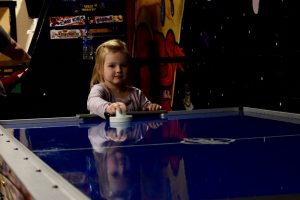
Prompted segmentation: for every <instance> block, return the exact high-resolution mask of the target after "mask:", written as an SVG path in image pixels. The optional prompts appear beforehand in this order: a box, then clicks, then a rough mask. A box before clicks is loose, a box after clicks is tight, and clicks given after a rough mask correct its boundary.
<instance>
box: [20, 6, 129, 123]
mask: <svg viewBox="0 0 300 200" xmlns="http://www.w3.org/2000/svg"><path fill="white" fill-rule="evenodd" d="M125 14H126V1H125V0H110V1H99V0H89V1H83V0H45V1H44V3H43V6H42V9H41V12H40V15H39V20H38V23H37V27H36V30H35V33H34V36H33V39H32V42H31V45H30V48H29V52H30V53H31V55H33V59H32V61H31V66H30V70H29V71H28V75H27V76H26V79H25V80H24V81H23V82H22V92H23V94H24V95H25V96H26V99H27V101H28V102H27V105H28V108H27V109H28V112H27V115H28V116H25V117H32V118H33V117H52V116H74V115H76V114H77V113H86V112H87V109H86V99H87V96H88V92H89V82H90V77H91V73H92V69H93V66H94V51H95V49H96V48H97V46H98V45H99V44H100V43H102V42H103V41H106V40H108V39H112V38H119V39H122V40H124V41H126V17H125Z"/></svg>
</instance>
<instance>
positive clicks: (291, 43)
mask: <svg viewBox="0 0 300 200" xmlns="http://www.w3.org/2000/svg"><path fill="white" fill-rule="evenodd" d="M29 1H31V2H32V0H29ZM29 1H28V2H29ZM46 2H47V0H46ZM49 2H50V1H49ZM49 2H48V3H46V4H47V6H45V4H44V7H43V6H41V5H40V6H41V11H42V12H41V13H40V14H39V16H40V18H39V22H38V27H37V31H36V32H35V35H34V39H33V41H32V44H31V49H29V51H31V52H32V53H33V59H32V62H31V64H30V65H31V66H30V70H29V72H28V75H27V76H26V77H25V79H24V80H22V81H23V82H22V94H11V95H10V96H9V97H8V98H7V99H6V100H3V101H4V104H2V105H4V106H2V107H3V108H2V109H1V116H0V117H1V118H27V117H56V116H74V115H76V114H78V113H87V110H86V99H87V95H88V90H89V81H90V76H91V70H92V67H93V63H94V62H93V61H84V60H82V59H81V58H82V39H75V40H74V39H72V40H50V38H49V31H50V30H49V24H48V21H47V17H48V16H51V15H53V16H55V15H58V16H66V15H69V14H70V15H71V14H74V13H72V12H73V11H74V7H76V6H77V4H78V3H79V4H80V3H81V1H77V4H75V3H73V4H71V3H68V4H62V3H61V2H63V1H62V0H53V1H51V2H52V3H51V4H49ZM66 2H67V1H66ZM69 2H72V1H69ZM85 2H89V1H85ZM103 2H106V1H103ZM112 2H113V3H114V4H116V3H120V2H123V3H121V4H120V6H118V9H117V10H115V9H116V6H113V5H112V7H111V9H108V10H106V11H107V12H108V13H114V12H115V13H120V12H123V13H124V15H126V6H128V5H125V2H126V3H128V2H132V1H112ZM32 5H34V4H32ZM35 6H38V5H35ZM33 8H34V7H31V9H33ZM113 8H114V9H113ZM29 9H30V8H29ZM33 10H35V13H36V10H37V9H36V7H35V9H33ZM296 10H297V7H296V6H294V5H291V4H289V5H288V1H287V0H260V5H259V12H258V14H254V12H253V10H252V0H231V1H228V0H214V1H204V0H186V1H185V8H184V16H183V22H182V32H181V39H180V44H179V46H180V47H182V48H183V50H184V53H185V55H186V57H185V58H183V59H181V62H183V63H184V69H185V70H184V72H178V73H177V79H176V85H175V99H174V106H173V110H179V109H183V107H182V99H183V97H184V88H183V85H184V84H188V85H189V86H190V88H191V97H192V102H193V104H194V107H195V108H196V109H197V108H215V107H228V106H249V107H258V108H265V109H273V110H281V111H288V112H298V113H300V93H299V91H300V90H299V89H300V88H299V87H300V83H299V82H300V79H299V78H298V73H297V72H298V70H297V68H298V66H299V64H300V63H299V59H298V55H299V54H300V51H299V38H298V37H299V31H298V30H296V24H297V23H298V22H297V19H299V14H298V13H297V12H296ZM34 15H36V14H34ZM42 18H44V21H43V20H42ZM125 23H126V22H125ZM131 31H132V30H131ZM127 32H128V30H126V29H122V31H121V32H118V35H117V37H120V38H126V34H127ZM110 37H116V35H110V36H106V37H101V38H96V39H94V46H97V45H98V44H99V43H101V42H102V41H104V40H106V39H108V38H110ZM136 69H137V70H138V67H137V68H136ZM139 81H140V80H136V82H137V83H138V82H139ZM137 86H138V85H137Z"/></svg>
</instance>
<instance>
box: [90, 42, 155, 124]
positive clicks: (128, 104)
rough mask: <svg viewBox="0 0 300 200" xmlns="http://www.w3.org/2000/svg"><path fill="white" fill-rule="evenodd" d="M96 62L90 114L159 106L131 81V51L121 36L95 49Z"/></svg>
mask: <svg viewBox="0 0 300 200" xmlns="http://www.w3.org/2000/svg"><path fill="white" fill-rule="evenodd" d="M95 58H96V62H95V66H94V69H93V73H92V78H91V82H90V86H91V90H90V93H89V96H88V100H87V108H88V110H89V111H90V113H91V114H97V115H99V116H100V117H102V118H105V113H109V114H115V113H116V110H118V109H120V110H121V112H126V111H137V110H150V111H153V110H159V109H161V106H160V105H158V104H153V103H151V102H150V101H149V100H148V99H147V97H146V96H145V95H144V94H143V92H142V91H141V90H140V89H138V88H136V87H133V86H131V85H130V84H129V82H128V81H129V80H128V79H129V68H130V66H129V60H130V55H129V53H128V49H127V46H126V44H125V43H124V42H123V41H121V40H118V39H113V40H109V41H107V42H104V43H102V44H101V45H100V46H99V47H98V48H97V50H96V56H95Z"/></svg>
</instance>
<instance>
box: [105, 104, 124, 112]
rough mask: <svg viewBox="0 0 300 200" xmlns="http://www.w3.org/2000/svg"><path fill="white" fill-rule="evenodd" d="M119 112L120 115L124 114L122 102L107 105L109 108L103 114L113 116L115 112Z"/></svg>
mask: <svg viewBox="0 0 300 200" xmlns="http://www.w3.org/2000/svg"><path fill="white" fill-rule="evenodd" d="M117 110H120V111H121V113H125V112H126V105H125V104H124V103H122V102H115V103H111V104H109V106H108V107H107V108H106V110H105V112H107V113H109V114H111V115H114V114H116V111H117Z"/></svg>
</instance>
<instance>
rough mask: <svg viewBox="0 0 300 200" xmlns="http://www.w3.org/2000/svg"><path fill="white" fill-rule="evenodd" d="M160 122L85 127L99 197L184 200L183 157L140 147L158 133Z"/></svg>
mask: <svg viewBox="0 0 300 200" xmlns="http://www.w3.org/2000/svg"><path fill="white" fill-rule="evenodd" d="M164 125H165V124H164V123H162V122H158V123H156V122H152V123H141V122H140V123H128V124H125V123H124V124H122V123H120V124H114V125H112V124H109V122H106V121H105V122H102V123H101V124H99V125H97V126H94V127H91V128H89V130H88V137H89V140H90V142H91V145H92V147H93V150H94V152H93V154H94V159H95V165H96V169H97V174H98V179H99V190H100V195H101V198H103V199H170V197H172V196H173V197H174V198H175V197H181V199H188V195H187V189H186V180H185V172H184V162H183V159H182V158H179V157H177V156H174V155H166V154H165V153H163V152H161V153H160V152H157V151H156V150H154V149H153V148H152V149H151V153H150V152H149V151H145V149H144V148H147V144H149V143H150V141H151V138H153V136H155V135H156V134H158V133H160V134H159V135H160V136H161V131H163V130H165V128H164ZM167 135H169V134H167ZM143 144H144V145H143ZM148 150H149V149H148ZM158 151H159V150H158ZM174 161H175V163H176V165H177V166H176V167H175V168H176V169H174V167H173V166H172V163H173V164H174Z"/></svg>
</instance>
